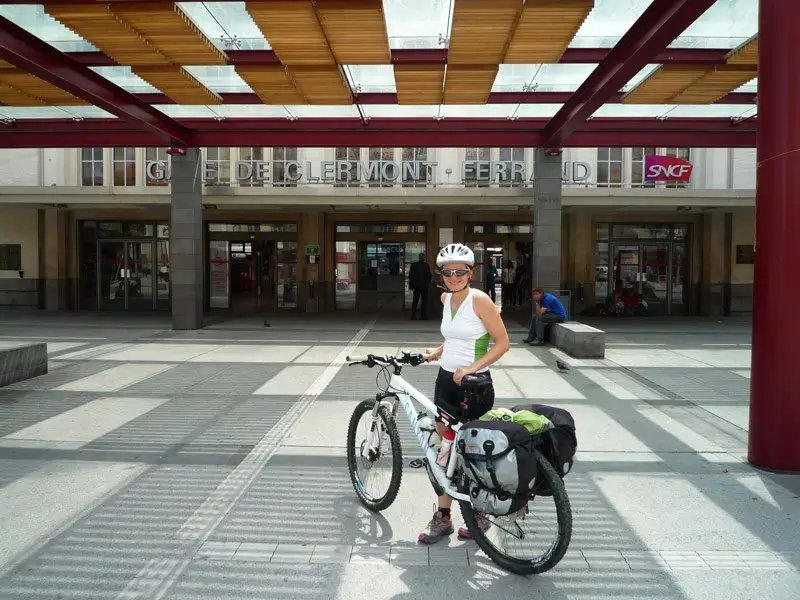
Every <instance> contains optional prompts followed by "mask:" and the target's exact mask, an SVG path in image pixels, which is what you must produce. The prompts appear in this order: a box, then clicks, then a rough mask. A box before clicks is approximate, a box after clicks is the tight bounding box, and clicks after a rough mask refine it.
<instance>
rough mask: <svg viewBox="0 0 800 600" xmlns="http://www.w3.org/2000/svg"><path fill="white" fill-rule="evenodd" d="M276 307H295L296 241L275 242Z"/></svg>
mask: <svg viewBox="0 0 800 600" xmlns="http://www.w3.org/2000/svg"><path fill="white" fill-rule="evenodd" d="M276 251H277V252H276V253H277V258H278V264H277V269H278V272H277V284H278V289H277V294H278V308H296V307H297V242H283V241H280V242H277V244H276Z"/></svg>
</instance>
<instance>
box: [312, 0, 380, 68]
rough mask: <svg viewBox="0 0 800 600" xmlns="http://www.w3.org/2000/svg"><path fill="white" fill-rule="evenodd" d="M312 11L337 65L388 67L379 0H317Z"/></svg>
mask: <svg viewBox="0 0 800 600" xmlns="http://www.w3.org/2000/svg"><path fill="white" fill-rule="evenodd" d="M315 10H316V12H317V16H318V17H319V22H320V23H321V24H322V29H323V31H324V32H325V36H326V37H327V39H328V44H329V45H330V47H331V50H332V51H333V56H334V58H335V59H336V62H338V63H339V64H340V65H388V64H391V62H392V55H391V52H390V51H389V35H388V34H387V32H386V19H385V16H384V14H383V2H382V0H317V1H316V3H315Z"/></svg>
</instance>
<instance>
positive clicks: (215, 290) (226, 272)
mask: <svg viewBox="0 0 800 600" xmlns="http://www.w3.org/2000/svg"><path fill="white" fill-rule="evenodd" d="M229 285H230V257H229V256H228V242H227V241H212V242H209V243H208V288H209V289H208V292H209V306H210V307H211V308H228V297H229V289H228V288H229Z"/></svg>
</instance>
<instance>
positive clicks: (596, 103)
mask: <svg viewBox="0 0 800 600" xmlns="http://www.w3.org/2000/svg"><path fill="white" fill-rule="evenodd" d="M714 2H715V0H653V2H652V3H651V4H650V6H648V7H647V9H646V10H645V11H644V13H643V14H642V16H641V17H639V19H638V20H637V21H636V22H635V23H634V24H633V26H632V27H631V28H630V29H629V30H628V31H627V32H626V33H625V35H623V36H622V39H620V41H619V42H618V43H617V45H616V46H614V47H613V48H612V49H611V50H610V51H609V53H608V55H607V56H606V58H605V59H603V61H602V62H601V63H600V64H599V65H598V66H597V68H596V69H595V70H594V71H592V73H591V74H590V75H589V77H587V78H586V80H585V81H584V82H583V83H582V84H581V86H580V87H579V88H578V90H577V91H576V92H575V94H574V95H573V96H572V98H570V100H569V102H567V103H566V104H565V105H564V106H563V107H562V108H561V110H559V111H558V113H556V115H555V116H554V117H553V118H552V120H551V121H550V123H548V124H547V127H546V128H545V130H544V135H543V140H542V141H543V145H544V147H547V148H550V147H559V146H562V145H563V144H564V141H565V140H566V139H567V138H568V137H569V136H570V134H571V133H572V132H573V131H576V130H577V129H578V128H580V125H581V123H583V122H584V121H586V119H588V118H589V117H590V116H591V115H592V114H593V113H594V112H595V111H596V110H597V109H598V108H600V107H601V106H602V105H603V103H605V102H606V101H607V100H608V98H610V97H611V96H612V95H613V94H615V93H616V92H618V91H619V90H620V89H622V87H623V86H624V85H625V84H626V83H627V82H628V81H630V79H631V78H632V77H633V76H634V75H636V73H638V72H639V71H641V70H642V69H643V68H644V67H645V66H646V65H647V64H648V63H650V62H651V61H652V60H653V59H654V58H655V57H656V56H657V55H658V54H659V53H660V52H663V51H664V49H665V48H666V47H667V46H668V45H669V44H670V43H671V42H672V41H673V40H674V39H675V38H676V37H678V36H679V35H680V34H681V33H682V32H683V31H685V30H686V28H688V27H689V26H690V25H691V24H692V23H694V22H695V21H696V20H697V19H698V18H699V17H700V16H701V15H702V14H703V13H704V12H705V11H706V10H708V8H709V7H710V6H711V5H712V4H714Z"/></svg>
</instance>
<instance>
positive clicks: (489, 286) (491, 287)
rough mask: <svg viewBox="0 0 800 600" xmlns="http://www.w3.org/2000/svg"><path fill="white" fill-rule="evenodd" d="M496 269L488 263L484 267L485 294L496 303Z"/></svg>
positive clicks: (492, 264)
mask: <svg viewBox="0 0 800 600" xmlns="http://www.w3.org/2000/svg"><path fill="white" fill-rule="evenodd" d="M496 286H497V267H495V266H494V263H493V262H491V261H489V263H488V264H487V265H486V293H487V294H489V297H490V298H491V299H492V302H497V289H496Z"/></svg>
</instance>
